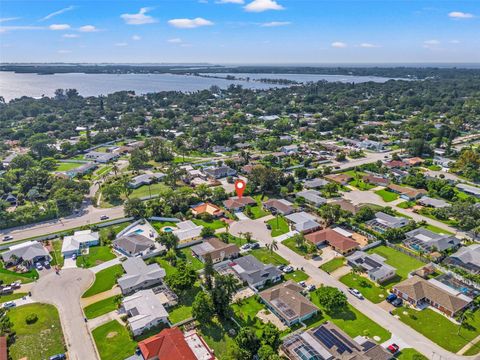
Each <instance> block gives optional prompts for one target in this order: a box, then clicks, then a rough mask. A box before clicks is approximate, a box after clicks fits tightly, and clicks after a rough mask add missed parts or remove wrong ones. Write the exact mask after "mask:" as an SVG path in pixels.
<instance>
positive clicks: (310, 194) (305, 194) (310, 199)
mask: <svg viewBox="0 0 480 360" xmlns="http://www.w3.org/2000/svg"><path fill="white" fill-rule="evenodd" d="M320 195H321V194H320V192H319V191H317V190H303V191H299V192H298V193H296V194H295V196H296V197H301V198H303V199H305V202H306V203H308V204H312V205H315V206H320V205H323V204H326V203H327V199H325V198H323V197H321V196H320Z"/></svg>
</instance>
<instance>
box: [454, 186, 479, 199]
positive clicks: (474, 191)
mask: <svg viewBox="0 0 480 360" xmlns="http://www.w3.org/2000/svg"><path fill="white" fill-rule="evenodd" d="M456 186H457V188H458V189H460V190H461V191H463V192H464V193H466V194H468V195H473V196H476V197H480V188H478V187H476V186H472V185H468V184H457V185H456Z"/></svg>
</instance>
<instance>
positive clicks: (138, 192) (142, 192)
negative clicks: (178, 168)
mask: <svg viewBox="0 0 480 360" xmlns="http://www.w3.org/2000/svg"><path fill="white" fill-rule="evenodd" d="M168 189H169V187H168V186H167V185H165V184H163V183H156V184H152V185H150V189H149V187H148V185H144V186H140V187H139V188H138V189H135V190H133V191H132V193H131V194H130V199H135V198H143V197H147V196H150V191H151V194H152V196H154V195H157V194H158V193H159V192H161V191H165V190H168Z"/></svg>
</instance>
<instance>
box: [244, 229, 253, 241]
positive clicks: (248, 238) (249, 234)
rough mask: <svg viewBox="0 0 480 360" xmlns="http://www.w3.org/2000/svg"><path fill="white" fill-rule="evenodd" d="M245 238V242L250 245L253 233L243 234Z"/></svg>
mask: <svg viewBox="0 0 480 360" xmlns="http://www.w3.org/2000/svg"><path fill="white" fill-rule="evenodd" d="M243 235H244V236H245V240H247V242H248V243H250V242H252V233H251V232H249V231H248V232H246V233H244V234H243Z"/></svg>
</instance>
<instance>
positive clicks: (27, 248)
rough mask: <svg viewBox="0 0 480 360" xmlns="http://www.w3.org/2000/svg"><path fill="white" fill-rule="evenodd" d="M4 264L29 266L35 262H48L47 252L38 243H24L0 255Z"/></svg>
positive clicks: (48, 255) (11, 247)
mask: <svg viewBox="0 0 480 360" xmlns="http://www.w3.org/2000/svg"><path fill="white" fill-rule="evenodd" d="M1 256H2V259H3V261H4V262H5V263H13V264H18V263H23V264H24V265H26V266H27V267H28V266H31V265H33V264H34V263H35V262H37V261H42V260H50V259H51V257H50V254H49V253H48V250H47V249H46V248H45V247H44V246H43V244H42V243H41V242H39V241H26V242H23V243H20V244H17V245H12V246H10V248H9V249H8V250H7V251H5V252H3V253H2V254H1Z"/></svg>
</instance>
